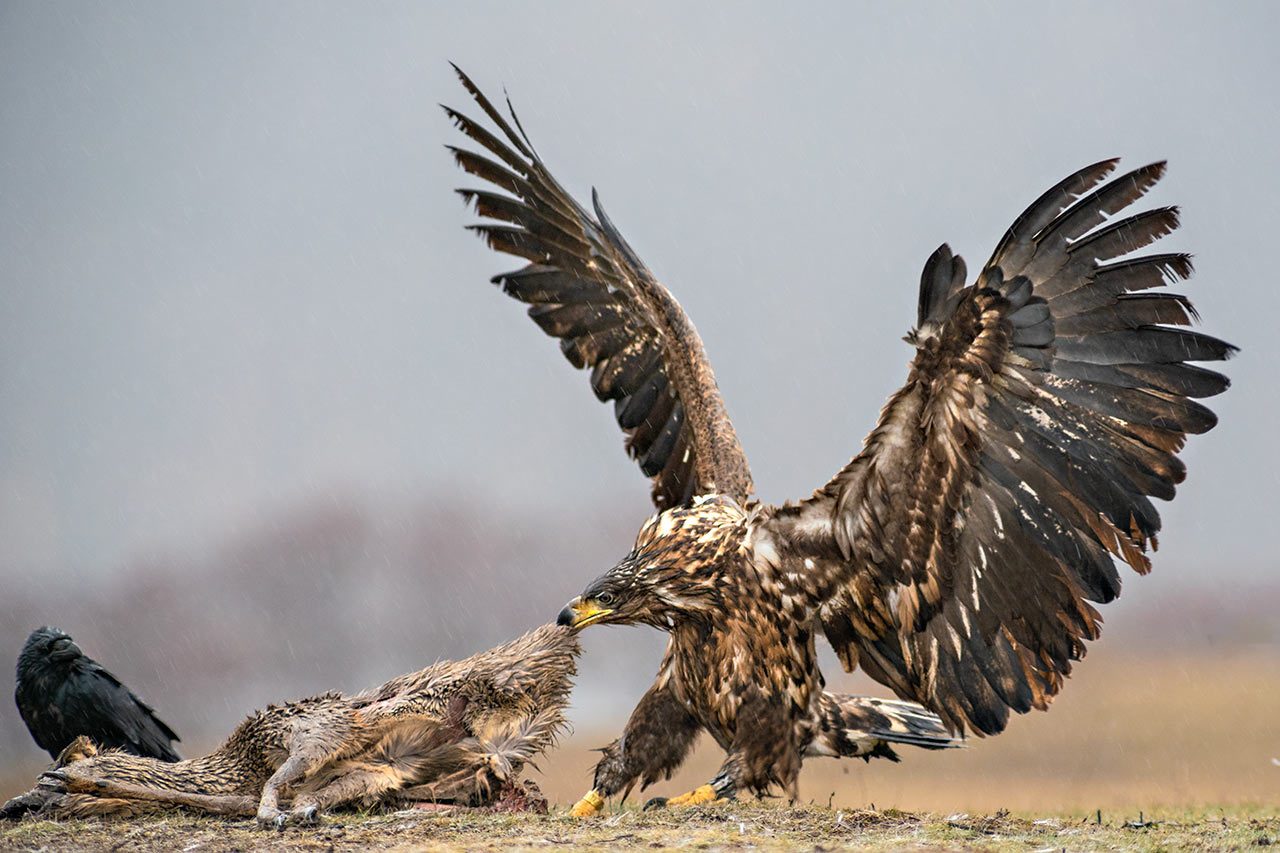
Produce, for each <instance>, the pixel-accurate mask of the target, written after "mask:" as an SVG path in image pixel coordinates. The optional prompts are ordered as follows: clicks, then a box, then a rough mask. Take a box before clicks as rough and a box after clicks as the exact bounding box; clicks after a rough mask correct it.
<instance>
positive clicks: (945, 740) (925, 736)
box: [805, 693, 964, 761]
mask: <svg viewBox="0 0 1280 853" xmlns="http://www.w3.org/2000/svg"><path fill="white" fill-rule="evenodd" d="M821 715H822V718H821V723H820V726H819V729H818V735H817V737H815V738H814V739H813V742H812V743H810V744H809V748H808V749H807V750H805V755H806V756H824V755H825V756H833V757H835V756H841V757H854V758H861V759H864V760H866V761H870V760H871V759H872V758H887V759H889V760H890V761H897V760H898V755H897V753H895V752H894V751H893V747H892V746H891V745H890V744H906V745H908V746H918V747H921V748H923V749H948V748H951V747H957V746H964V741H963V740H961V739H960V738H955V737H952V736H951V734H950V733H949V732H948V731H947V729H946V727H945V726H944V725H943V724H942V720H941V719H939V718H938V716H937V715H936V714H933V713H930V712H929V711H927V710H925V709H924V708H922V707H921V706H919V705H917V704H916V703H914V702H901V701H898V700H896V699H873V698H871V697H869V696H849V695H847V694H843V693H823V694H822V708H821Z"/></svg>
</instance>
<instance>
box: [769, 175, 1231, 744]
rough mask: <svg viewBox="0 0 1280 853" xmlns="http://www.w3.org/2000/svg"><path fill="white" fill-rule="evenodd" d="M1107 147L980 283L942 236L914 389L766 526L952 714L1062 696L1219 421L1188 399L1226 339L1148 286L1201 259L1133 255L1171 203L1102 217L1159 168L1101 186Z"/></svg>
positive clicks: (861, 653)
mask: <svg viewBox="0 0 1280 853" xmlns="http://www.w3.org/2000/svg"><path fill="white" fill-rule="evenodd" d="M1115 164H1116V161H1114V160H1110V161H1106V162H1102V163H1098V164H1095V165H1093V166H1089V167H1087V168H1085V169H1082V170H1080V171H1079V172H1077V173H1076V174H1074V175H1072V176H1071V177H1069V178H1067V179H1066V180H1064V181H1063V182H1062V183H1060V184H1059V185H1057V186H1056V187H1054V188H1053V189H1051V190H1049V191H1048V192H1047V193H1045V194H1044V195H1043V196H1041V197H1040V198H1039V199H1038V200H1037V201H1036V202H1035V203H1034V204H1032V205H1031V207H1029V208H1028V209H1027V210H1026V211H1025V212H1024V213H1023V214H1022V215H1021V216H1020V217H1018V219H1017V221H1015V222H1014V224H1013V225H1012V227H1010V229H1009V231H1008V232H1007V233H1006V234H1005V236H1004V239H1003V240H1002V241H1001V243H1000V245H999V247H998V248H997V249H996V251H995V253H994V254H993V256H992V258H991V260H990V261H989V262H988V263H987V265H986V266H985V267H984V268H983V269H982V271H981V273H980V274H979V275H978V278H977V281H976V283H975V284H973V285H972V286H965V283H964V281H965V271H964V262H963V261H962V260H961V259H960V258H959V257H955V256H953V255H952V254H951V252H950V250H949V249H948V248H947V247H946V246H943V247H942V248H940V249H939V250H938V251H937V252H935V253H934V255H933V256H932V257H931V258H930V259H929V261H928V263H927V264H926V266H925V269H924V274H923V277H922V279H921V286H920V308H919V318H918V322H919V325H918V327H917V329H916V330H915V331H913V332H912V333H911V335H909V336H908V340H909V341H911V342H912V343H914V344H915V346H916V347H917V352H916V355H915V358H914V360H913V361H912V364H911V370H910V376H909V378H908V380H907V384H906V386H905V387H903V388H902V390H900V391H899V392H898V393H897V394H895V395H894V396H893V397H892V398H891V399H890V401H889V403H888V404H887V405H886V406H885V409H884V411H883V412H882V414H881V417H880V422H879V425H878V426H877V427H876V429H875V430H874V431H873V432H872V433H871V435H870V436H869V437H868V438H867V440H866V443H865V446H864V449H863V450H862V452H861V453H860V454H859V455H858V456H857V457H855V458H854V459H853V460H852V461H851V462H850V463H849V464H848V465H847V466H846V467H845V468H844V469H843V470H842V471H841V472H840V473H839V474H837V475H836V477H835V478H834V479H833V480H832V481H831V482H830V483H828V484H827V485H826V486H825V487H824V488H823V489H821V490H819V491H818V492H816V493H815V494H814V495H813V497H812V498H810V499H808V500H806V501H804V502H802V503H801V504H799V505H798V506H790V505H789V506H787V507H783V508H782V509H779V510H777V511H776V513H775V514H773V515H771V516H768V517H765V518H762V520H761V522H760V524H759V528H758V529H757V530H756V531H755V533H754V534H753V535H754V536H755V537H756V539H757V541H758V542H760V543H764V542H768V544H769V545H770V546H771V547H772V552H771V553H770V551H769V549H768V548H766V549H764V551H763V553H765V554H767V555H768V556H767V561H769V560H771V561H773V562H774V563H776V564H777V565H778V567H779V568H781V569H783V571H782V573H781V574H780V575H779V577H786V576H787V572H793V573H794V574H793V575H791V577H792V578H798V580H796V581H793V583H797V584H799V585H800V586H802V587H803V590H804V592H805V593H806V594H807V595H808V596H810V599H811V600H813V601H814V602H815V604H817V605H818V606H819V611H818V612H819V616H820V619H821V621H822V625H823V628H824V630H825V633H826V635H827V637H828V638H829V639H830V641H831V643H832V645H833V646H834V647H835V649H836V651H837V652H838V653H839V655H840V656H841V658H842V661H843V663H844V665H845V666H846V667H847V668H849V669H852V668H853V667H854V666H855V665H858V664H861V666H862V667H863V669H864V670H865V671H866V672H867V673H868V674H870V675H871V676H872V677H873V678H875V679H877V680H878V681H880V682H882V683H884V684H886V685H888V686H889V687H891V688H893V689H894V690H895V691H896V692H897V693H898V694H899V695H900V696H902V697H903V698H909V699H914V700H916V701H918V702H921V703H922V704H924V705H926V706H928V707H930V708H931V709H933V710H934V711H936V712H937V713H938V714H939V715H940V716H941V717H942V718H943V719H944V720H945V721H946V723H947V724H948V725H949V726H950V727H952V728H953V729H957V730H963V729H964V728H965V727H966V726H968V727H972V728H974V729H975V730H977V731H979V732H983V733H995V732H998V731H1000V730H1002V729H1003V728H1004V726H1005V724H1006V721H1007V719H1008V715H1009V710H1010V709H1012V710H1014V711H1018V712H1025V711H1027V710H1029V709H1031V708H1044V707H1045V706H1046V705H1047V703H1048V702H1049V701H1050V700H1051V699H1052V698H1053V696H1054V695H1055V694H1056V693H1057V692H1058V690H1059V689H1060V688H1061V685H1062V680H1063V678H1064V677H1065V676H1066V675H1067V673H1069V672H1070V669H1071V662H1072V661H1073V660H1077V659H1079V658H1080V657H1081V656H1082V655H1083V654H1084V651H1085V647H1084V641H1085V640H1089V639H1094V638H1096V637H1097V635H1098V632H1099V625H1100V622H1101V620H1100V619H1099V618H1098V614H1097V612H1096V611H1095V610H1094V608H1093V607H1092V606H1091V605H1090V604H1089V602H1107V601H1110V600H1111V599H1113V598H1115V597H1116V595H1118V594H1119V591H1120V578H1119V575H1118V573H1117V571H1116V568H1115V564H1114V563H1113V560H1112V558H1113V557H1119V558H1121V559H1122V560H1124V561H1125V562H1126V563H1128V564H1129V565H1131V566H1132V567H1133V568H1135V569H1136V570H1137V571H1138V572H1140V573H1145V572H1147V571H1148V569H1149V568H1150V563H1149V562H1148V559H1147V556H1146V553H1145V552H1146V550H1147V546H1148V544H1150V545H1151V547H1152V548H1154V547H1155V546H1156V532H1157V531H1158V530H1159V528H1160V517H1159V515H1158V514H1157V512H1156V509H1155V507H1154V506H1153V505H1152V502H1151V500H1150V499H1151V498H1153V497H1156V498H1161V499H1164V500H1168V499H1171V498H1172V497H1173V495H1174V487H1175V484H1177V483H1179V482H1181V480H1182V479H1183V476H1184V471H1185V469H1184V466H1183V463H1182V462H1181V461H1179V459H1178V458H1177V456H1176V454H1177V452H1178V451H1179V450H1180V449H1181V448H1182V445H1183V442H1184V440H1185V437H1186V435H1187V434H1188V433H1202V432H1205V431H1206V430H1208V429H1210V428H1211V427H1213V425H1214V424H1215V422H1216V418H1215V416H1214V415H1213V413H1212V412H1210V411H1209V410H1208V409H1207V408H1205V407H1204V406H1203V405H1201V404H1200V403H1198V402H1196V401H1195V399H1193V398H1199V397H1207V396H1210V395H1213V394H1217V393H1219V392H1221V391H1223V390H1225V389H1226V387H1227V385H1228V380H1227V379H1226V377H1224V376H1222V375H1221V374H1219V373H1216V372H1213V371H1211V370H1207V369H1205V368H1203V367H1198V366H1195V365H1192V364H1190V363H1189V362H1197V361H1217V360H1221V359H1225V358H1227V357H1228V356H1229V355H1230V354H1231V353H1232V352H1233V351H1234V349H1235V348H1234V347H1232V346H1230V345H1229V344H1226V343H1224V342H1222V341H1220V340H1217V339H1215V338H1211V337H1208V336H1207V335H1203V334H1199V333H1197V332H1192V331H1188V330H1186V329H1184V328H1181V327H1184V326H1187V325H1189V324H1190V322H1191V321H1192V319H1193V318H1195V313H1194V311H1193V310H1192V307H1191V304H1190V303H1189V302H1188V301H1187V300H1186V299H1185V298H1183V297H1181V296H1177V295H1173V294H1168V293H1164V292H1161V291H1158V290H1157V289H1158V288H1161V287H1163V286H1164V285H1165V284H1167V283H1169V282H1171V281H1175V280H1178V279H1182V278H1185V277H1187V276H1188V275H1189V274H1190V272H1191V261H1190V258H1189V257H1188V256H1187V255H1182V254H1153V255H1145V256H1140V257H1134V256H1131V255H1130V253H1132V252H1135V251H1137V250H1139V249H1142V248H1143V247H1145V246H1147V245H1148V244H1150V243H1152V242H1153V241H1155V240H1157V239H1159V238H1160V237H1161V236H1163V235H1165V234H1168V233H1169V232H1170V231H1172V230H1173V229H1174V228H1176V227H1177V224H1178V213H1177V210H1176V209H1175V208H1159V209H1156V210H1150V211H1146V212H1143V213H1138V214H1135V215H1131V216H1128V217H1126V218H1123V219H1120V220H1118V221H1109V220H1110V217H1111V216H1112V215H1113V214H1116V213H1118V212H1119V211H1121V210H1123V209H1124V208H1126V207H1127V206H1129V205H1130V204H1132V203H1133V202H1134V201H1136V200H1137V199H1138V198H1139V197H1141V196H1142V195H1143V194H1144V193H1145V192H1146V191H1147V190H1148V189H1149V188H1150V187H1151V186H1152V185H1153V184H1154V183H1155V182H1156V181H1157V180H1158V179H1159V177H1160V176H1161V174H1162V173H1163V171H1164V164H1163V163H1157V164H1153V165H1150V166H1145V167H1143V168H1140V169H1137V170H1135V171H1133V172H1130V173H1128V174H1126V175H1124V176H1122V177H1120V178H1117V179H1115V180H1113V181H1111V182H1109V183H1106V184H1102V185H1101V186H1098V185H1099V184H1100V182H1101V181H1103V179H1104V178H1105V176H1106V175H1107V174H1108V173H1110V172H1111V171H1112V169H1113V168H1114V167H1115ZM1095 187H1097V188H1096V189H1094V188H1095ZM759 553H762V552H761V549H759V548H758V549H757V554H759ZM802 561H803V562H802Z"/></svg>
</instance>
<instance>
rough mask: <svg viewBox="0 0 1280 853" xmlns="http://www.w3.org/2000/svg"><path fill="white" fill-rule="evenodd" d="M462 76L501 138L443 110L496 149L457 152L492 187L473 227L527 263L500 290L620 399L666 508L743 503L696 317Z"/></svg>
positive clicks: (506, 276) (745, 489)
mask: <svg viewBox="0 0 1280 853" xmlns="http://www.w3.org/2000/svg"><path fill="white" fill-rule="evenodd" d="M455 70H458V69H457V67H456V66H455ZM458 76H459V77H460V78H461V80H462V83H463V85H464V86H465V87H466V88H467V91H469V92H470V93H471V95H472V96H473V97H474V98H475V100H476V103H477V104H478V105H479V106H480V108H481V109H482V110H483V111H484V113H485V115H487V116H488V117H489V119H490V121H492V122H493V124H494V125H496V126H497V128H498V130H499V132H500V133H501V137H502V138H500V137H499V136H497V135H495V134H493V133H491V132H489V131H488V130H486V129H485V128H484V127H483V126H482V125H481V124H479V123H478V122H475V121H473V120H472V119H470V118H468V117H466V116H465V115H463V114H462V113H459V112H457V111H456V110H453V109H450V108H448V107H446V108H445V112H446V113H448V115H449V117H450V118H452V119H453V121H454V123H455V124H456V125H457V127H458V128H459V129H460V130H461V131H462V132H463V133H465V134H466V135H467V136H469V137H470V138H471V139H472V140H473V141H475V142H476V143H478V144H479V145H480V146H482V147H483V148H484V149H485V150H486V152H487V153H485V154H478V153H475V152H473V151H468V150H464V149H461V148H455V147H452V146H450V150H451V151H453V154H454V156H455V158H456V159H457V161H458V164H459V165H460V166H462V168H463V169H465V170H466V171H468V172H470V173H471V174H473V175H476V176H478V177H480V178H483V179H484V180H486V181H488V182H489V183H490V184H492V185H493V189H483V190H480V189H464V190H459V191H458V192H459V193H461V194H462V196H463V197H464V198H465V199H467V200H468V201H470V202H472V203H473V204H474V205H475V208H476V211H477V212H478V213H479V214H480V215H481V216H484V217H487V218H488V219H491V220H496V221H497V222H496V223H491V222H486V223H483V224H479V225H473V226H471V228H472V229H473V230H475V231H476V232H478V233H479V234H481V235H482V236H483V237H484V238H485V239H486V240H487V241H488V243H489V246H490V247H492V248H493V249H496V250H498V251H500V252H506V253H508V254H512V255H516V256H518V257H521V258H524V259H525V260H527V261H529V264H528V265H527V266H525V267H523V268H521V269H519V270H515V271H513V272H509V273H503V274H501V275H498V276H495V277H494V278H493V281H494V283H495V284H500V285H501V286H502V289H503V290H504V291H506V292H507V293H508V294H509V295H511V296H513V297H515V298H516V299H519V300H520V301H521V302H525V303H528V304H529V306H530V307H529V316H530V317H532V318H533V320H534V322H535V323H537V324H538V326H539V327H541V328H542V330H543V331H544V332H546V333H547V334H549V335H551V336H553V337H556V338H559V339H560V349H561V351H562V352H563V353H564V355H565V357H566V358H567V359H568V360H569V362H570V363H571V364H572V365H573V366H574V367H578V368H590V369H591V389H592V390H593V391H594V392H595V394H596V397H598V398H599V399H600V400H601V401H609V400H612V401H613V403H614V413H615V416H616V417H617V420H618V426H620V427H622V431H623V433H624V434H625V435H626V449H627V452H628V454H630V455H631V457H632V458H634V459H635V460H636V461H637V462H639V464H640V469H641V470H642V471H644V473H645V475H646V476H648V477H651V478H652V479H653V489H652V493H653V502H654V504H655V505H656V506H657V507H658V509H659V510H662V509H668V508H670V507H673V506H687V505H688V504H689V503H690V501H691V499H692V497H693V496H694V495H699V494H708V493H711V492H718V493H720V494H725V495H730V496H732V497H734V498H735V499H736V500H738V501H739V502H745V501H746V499H747V497H748V495H750V493H751V491H752V485H751V473H750V471H749V469H748V467H747V463H746V458H745V456H744V455H743V453H742V448H741V446H740V445H739V443H738V438H737V435H736V434H735V433H734V430H733V425H732V424H731V423H730V422H729V418H728V416H727V415H726V414H725V410H724V403H723V402H722V400H721V398H720V391H719V389H718V388H717V387H716V381H715V375H714V374H713V373H712V371H711V365H710V364H709V363H708V361H707V357H706V353H705V351H704V350H703V347H702V341H701V339H700V338H699V337H698V333H697V331H696V330H695V329H694V327H693V324H692V323H691V322H690V321H689V318H688V316H686V315H685V313H684V311H683V310H682V309H681V308H680V306H679V304H677V303H676V301H675V299H673V298H672V296H671V294H670V293H669V292H668V291H667V289H666V288H665V287H663V286H662V285H661V284H660V283H659V282H658V281H657V280H656V279H655V278H654V277H653V274H652V273H650V272H649V270H648V268H647V267H646V266H645V265H644V263H643V262H642V261H641V260H640V259H639V257H637V256H636V254H635V252H634V251H633V250H632V249H631V247H630V246H628V245H627V242H626V241H625V240H624V239H623V238H622V236H621V235H620V234H619V233H618V231H617V229H616V228H614V226H613V223H612V222H610V221H609V218H608V217H607V216H606V215H605V213H604V211H603V210H602V209H601V207H600V203H599V200H598V199H597V198H596V197H595V195H594V193H593V194H592V202H593V207H594V212H595V215H594V217H593V216H592V214H590V213H588V212H587V211H586V210H585V209H583V208H582V206H581V205H579V204H578V203H577V202H576V201H574V200H573V198H572V197H570V196H569V194H568V193H567V192H565V190H564V189H563V188H561V186H560V185H559V184H558V183H557V182H556V180H555V178H553V177H552V176H551V174H550V173H549V172H548V171H547V169H546V167H545V166H544V165H543V163H542V160H541V159H539V157H538V155H537V153H536V152H535V151H534V150H533V146H532V145H531V144H530V143H529V140H528V137H527V136H525V134H524V130H523V128H521V127H520V123H519V120H518V119H516V117H515V113H514V112H512V113H511V120H512V122H514V125H515V126H514V127H512V124H511V123H508V121H507V120H506V119H505V118H504V117H503V115H502V114H501V113H500V112H499V111H498V110H497V109H495V108H494V106H493V104H492V103H490V101H489V100H488V99H487V98H486V97H485V96H484V95H483V94H482V93H481V92H480V90H479V89H478V88H476V86H475V84H473V83H472V82H471V80H470V79H468V78H467V76H466V75H465V74H463V73H462V72H461V71H460V70H458ZM508 109H510V105H509V104H508ZM517 131H518V132H517ZM504 138H505V141H504ZM494 189H497V190H500V191H501V192H495V191H494Z"/></svg>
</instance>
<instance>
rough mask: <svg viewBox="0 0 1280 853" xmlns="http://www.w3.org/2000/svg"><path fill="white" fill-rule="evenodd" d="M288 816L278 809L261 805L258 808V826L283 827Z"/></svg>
mask: <svg viewBox="0 0 1280 853" xmlns="http://www.w3.org/2000/svg"><path fill="white" fill-rule="evenodd" d="M288 821H289V816H288V815H287V814H285V813H284V812H282V811H280V810H279V809H273V808H269V807H266V806H264V807H262V808H260V809H258V826H259V827H261V828H262V829H284V825H285V824H286V823H287V822H288Z"/></svg>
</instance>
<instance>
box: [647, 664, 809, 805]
mask: <svg viewBox="0 0 1280 853" xmlns="http://www.w3.org/2000/svg"><path fill="white" fill-rule="evenodd" d="M797 733H798V728H797V725H796V721H795V720H794V718H793V717H792V715H791V704H790V702H789V700H788V699H787V697H785V696H777V695H767V694H765V693H764V692H762V691H761V690H760V689H759V688H758V687H754V686H753V687H751V688H748V689H747V690H746V691H744V692H743V694H742V702H741V705H740V706H739V708H738V716H737V721H736V726H735V731H734V737H733V743H732V744H730V746H729V749H728V750H727V752H728V755H727V756H726V757H725V760H724V763H723V764H721V765H720V771H719V772H718V773H716V775H715V777H714V778H713V779H712V780H711V781H710V782H708V783H707V784H705V785H702V786H700V787H698V788H695V789H693V790H692V791H690V792H689V793H687V794H682V795H680V796H678V797H672V798H671V799H669V800H668V799H664V798H662V797H655V798H653V799H652V800H650V801H649V802H648V803H646V804H645V808H646V809H648V808H654V807H662V806H694V805H699V804H701V803H711V802H715V801H716V800H722V799H730V798H732V797H734V796H735V795H736V794H737V793H738V792H739V791H742V790H752V791H755V792H756V793H757V794H760V795H762V794H764V793H765V792H766V791H767V790H768V789H769V786H770V785H773V784H777V785H780V786H781V787H782V788H783V789H784V790H785V791H786V792H787V793H788V794H789V795H790V796H791V799H792V800H794V799H795V798H796V796H797V794H798V789H797V787H796V782H797V780H798V779H799V777H800V763H801V761H802V757H801V748H800V745H799V743H798V742H797V737H798V734H797Z"/></svg>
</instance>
